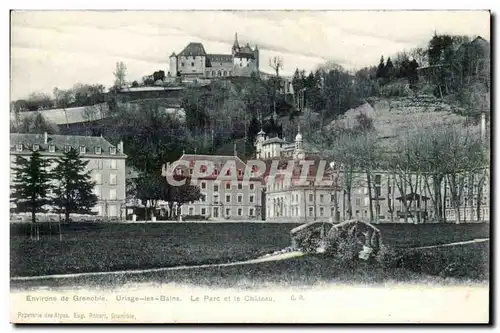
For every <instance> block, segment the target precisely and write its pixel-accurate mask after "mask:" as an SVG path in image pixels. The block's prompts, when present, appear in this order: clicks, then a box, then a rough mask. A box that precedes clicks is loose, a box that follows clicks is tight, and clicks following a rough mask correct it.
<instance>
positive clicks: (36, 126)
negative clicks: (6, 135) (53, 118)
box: [12, 112, 59, 134]
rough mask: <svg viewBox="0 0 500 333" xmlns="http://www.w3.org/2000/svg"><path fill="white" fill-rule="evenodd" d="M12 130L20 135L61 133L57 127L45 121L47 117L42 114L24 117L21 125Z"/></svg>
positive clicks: (20, 122)
mask: <svg viewBox="0 0 500 333" xmlns="http://www.w3.org/2000/svg"><path fill="white" fill-rule="evenodd" d="M12 130H13V131H14V132H18V133H37V134H43V133H45V132H47V133H49V134H57V133H59V129H58V127H57V125H56V124H54V123H52V122H50V121H48V120H47V119H45V117H44V116H43V115H42V114H41V113H40V112H37V113H35V114H30V115H29V116H26V117H22V119H21V120H20V121H19V125H18V126H17V125H16V126H14V127H13V128H12Z"/></svg>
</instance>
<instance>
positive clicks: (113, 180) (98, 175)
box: [94, 172, 117, 185]
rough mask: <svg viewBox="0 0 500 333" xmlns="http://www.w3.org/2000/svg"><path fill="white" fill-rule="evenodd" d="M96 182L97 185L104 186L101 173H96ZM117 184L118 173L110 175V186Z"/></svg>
mask: <svg viewBox="0 0 500 333" xmlns="http://www.w3.org/2000/svg"><path fill="white" fill-rule="evenodd" d="M94 181H95V183H96V185H102V174H101V173H100V172H96V173H94ZM116 184H117V176H116V173H113V172H112V173H110V174H109V185H116Z"/></svg>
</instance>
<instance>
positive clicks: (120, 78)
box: [113, 61, 127, 88]
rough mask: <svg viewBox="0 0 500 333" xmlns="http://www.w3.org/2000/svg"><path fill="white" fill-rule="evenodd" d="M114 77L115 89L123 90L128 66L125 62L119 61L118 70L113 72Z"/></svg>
mask: <svg viewBox="0 0 500 333" xmlns="http://www.w3.org/2000/svg"><path fill="white" fill-rule="evenodd" d="M113 75H114V76H115V87H119V88H121V87H122V86H124V85H125V77H126V75H127V66H126V65H125V64H124V63H123V61H119V62H117V63H116V69H115V71H114V72H113Z"/></svg>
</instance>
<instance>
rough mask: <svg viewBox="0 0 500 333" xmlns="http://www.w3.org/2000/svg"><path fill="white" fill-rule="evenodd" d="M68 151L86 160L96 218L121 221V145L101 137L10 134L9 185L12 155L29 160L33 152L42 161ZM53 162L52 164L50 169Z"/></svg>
mask: <svg viewBox="0 0 500 333" xmlns="http://www.w3.org/2000/svg"><path fill="white" fill-rule="evenodd" d="M70 148H73V149H76V150H77V151H78V152H79V153H80V156H81V157H82V160H84V161H88V162H89V163H88V164H87V169H88V170H90V171H91V175H92V180H93V181H95V183H96V184H95V187H94V192H95V194H96V195H97V198H98V202H97V205H96V206H95V207H94V211H95V212H96V213H97V216H99V217H104V218H107V217H109V218H120V217H122V218H124V217H125V215H124V213H125V207H124V204H125V159H126V158H127V156H126V155H125V153H124V152H123V143H122V142H120V143H118V145H116V146H115V145H113V144H111V143H110V142H109V141H107V140H106V139H104V138H103V137H102V136H99V137H92V136H73V135H53V134H47V133H44V134H28V133H11V134H10V165H11V172H10V175H11V178H10V179H11V184H12V182H13V179H14V169H13V168H14V167H15V165H16V156H22V157H25V158H29V156H30V155H31V153H32V151H33V150H38V151H40V154H41V155H42V157H44V158H50V159H56V158H59V157H61V156H63V153H64V152H66V151H68V150H69V149H70ZM54 166H55V162H54V163H52V166H51V168H52V167H54Z"/></svg>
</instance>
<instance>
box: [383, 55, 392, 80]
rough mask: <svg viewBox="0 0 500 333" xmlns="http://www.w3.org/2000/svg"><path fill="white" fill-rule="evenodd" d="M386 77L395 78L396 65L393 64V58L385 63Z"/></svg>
mask: <svg viewBox="0 0 500 333" xmlns="http://www.w3.org/2000/svg"><path fill="white" fill-rule="evenodd" d="M385 75H386V77H387V78H393V77H394V64H393V63H392V60H391V57H389V58H387V62H386V63H385Z"/></svg>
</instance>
